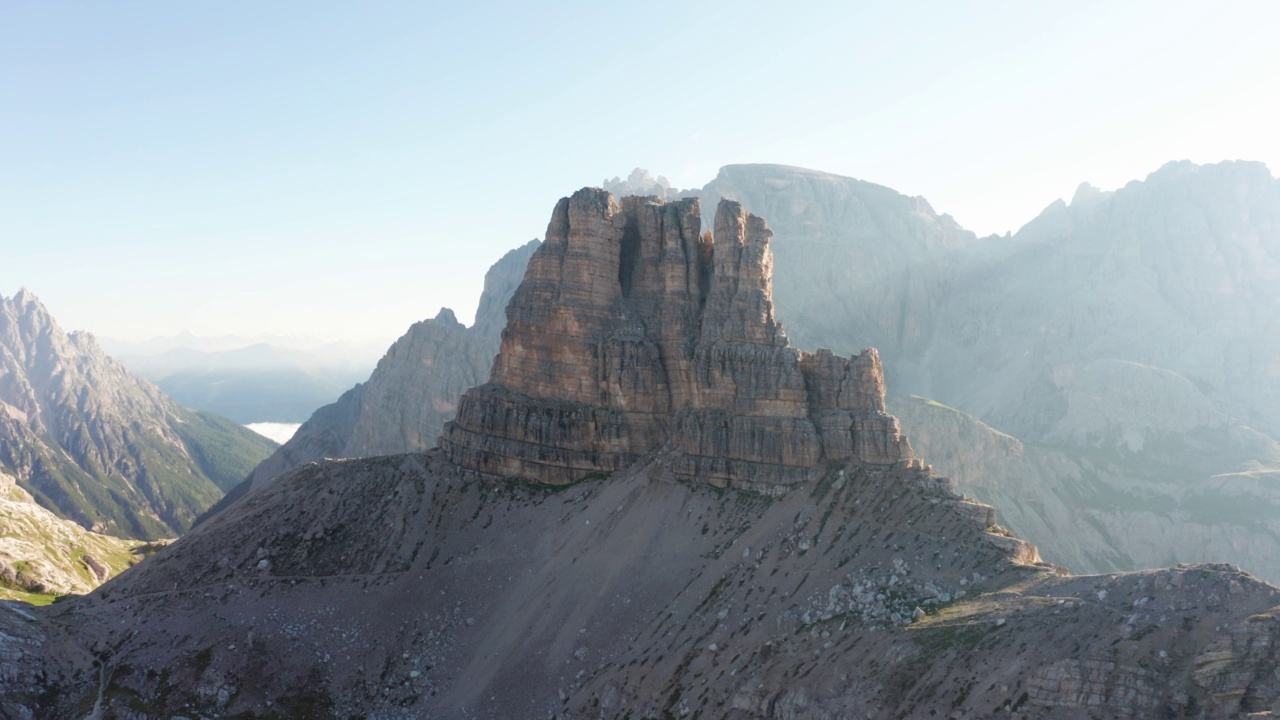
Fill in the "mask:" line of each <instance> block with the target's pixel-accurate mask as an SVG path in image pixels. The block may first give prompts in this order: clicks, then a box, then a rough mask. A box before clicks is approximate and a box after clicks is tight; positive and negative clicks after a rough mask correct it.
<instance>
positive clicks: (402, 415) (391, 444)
mask: <svg viewBox="0 0 1280 720" xmlns="http://www.w3.org/2000/svg"><path fill="white" fill-rule="evenodd" d="M537 247H538V241H537V240H531V241H529V242H528V243H525V244H524V245H523V246H521V247H519V248H516V249H515V250H512V251H510V252H508V253H507V254H506V255H504V256H503V257H502V259H500V260H499V261H498V262H497V263H495V264H494V265H493V267H491V268H490V269H489V272H487V273H486V274H485V276H484V293H483V294H482V295H481V296H480V305H479V308H478V309H477V310H476V321H475V324H473V325H472V326H471V327H470V328H467V327H464V326H463V325H462V324H460V323H459V322H458V320H457V318H456V317H455V316H454V314H453V311H452V310H449V309H448V308H443V309H441V310H440V312H439V314H438V315H436V317H435V318H434V319H431V320H423V321H421V322H418V323H415V324H414V325H413V327H411V328H409V330H408V332H406V333H405V334H404V336H403V337H401V338H400V339H399V340H397V341H396V342H395V344H393V345H392V346H391V348H390V349H388V350H387V352H386V355H384V356H383V358H382V360H380V361H379V362H378V366H377V368H376V369H374V371H373V374H372V375H370V376H369V379H368V381H366V382H364V383H362V384H360V385H357V386H355V387H354V388H352V389H350V390H348V391H347V392H346V393H344V394H343V395H342V397H340V398H339V399H338V400H337V402H335V403H332V404H330V405H326V406H324V407H322V408H320V409H319V410H317V411H316V412H315V413H314V414H313V415H312V416H311V418H310V419H308V420H307V422H306V423H304V424H303V425H302V427H300V428H298V431H297V433H295V434H294V436H293V438H292V439H290V440H289V442H287V443H285V444H284V445H282V446H281V447H280V449H278V450H277V451H276V452H275V453H273V454H272V455H271V457H269V458H267V459H266V460H264V461H262V463H261V464H259V465H258V466H257V467H256V468H254V470H253V472H252V473H251V474H250V476H249V478H248V481H247V482H248V486H246V487H245V488H241V489H239V490H238V491H237V495H239V494H242V493H243V492H245V491H247V490H248V487H251V486H253V485H259V484H261V483H264V482H266V481H268V480H270V479H271V478H274V477H275V476H277V475H279V474H280V473H282V472H284V471H286V470H290V469H292V468H295V467H298V466H299V465H304V464H306V463H309V462H314V461H316V460H320V459H323V458H327V457H329V458H344V457H365V456H371V455H390V454H394V453H403V452H417V451H421V450H426V449H428V448H431V447H434V446H435V442H436V438H438V437H439V436H440V431H441V429H442V428H443V427H444V424H445V423H446V422H448V421H449V420H451V419H452V418H453V416H454V414H455V413H456V412H457V407H458V398H459V397H461V396H462V393H463V392H464V391H466V390H467V389H468V388H471V387H474V386H476V385H479V384H480V383H482V382H484V381H485V380H486V379H487V378H488V377H489V371H490V369H491V368H492V365H493V356H494V355H496V354H497V352H498V340H499V337H500V335H501V333H502V326H503V324H504V323H505V310H506V307H507V302H508V301H509V300H510V299H511V295H512V293H514V292H515V289H516V286H517V285H519V284H520V279H521V278H522V277H523V276H524V270H525V266H526V265H527V264H528V262H529V257H530V256H531V255H532V254H533V251H534V250H535V249H537Z"/></svg>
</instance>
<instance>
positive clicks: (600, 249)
mask: <svg viewBox="0 0 1280 720" xmlns="http://www.w3.org/2000/svg"><path fill="white" fill-rule="evenodd" d="M701 221H702V218H701V212H700V208H699V203H698V201H697V200H696V199H692V198H691V199H685V200H679V201H676V202H664V201H661V200H658V199H655V198H642V197H628V198H623V199H622V200H621V201H615V200H614V198H613V197H612V196H611V195H610V194H609V193H607V192H605V191H603V190H598V189H583V190H580V191H578V192H577V193H575V194H574V195H573V196H572V197H571V198H564V199H562V200H561V201H560V202H559V204H558V205H557V206H556V209H555V212H554V214H553V215H552V218H551V222H550V224H549V225H548V227H547V234H546V240H545V242H544V243H543V244H542V246H541V247H540V248H539V249H538V251H537V252H536V253H535V254H534V256H533V258H532V259H531V260H530V262H529V268H528V270H527V272H526V274H525V279H524V282H523V283H522V284H521V286H520V287H519V288H518V289H517V290H516V293H515V295H514V296H513V298H512V301H511V303H510V304H509V305H508V307H507V327H506V329H505V330H504V331H503V334H502V345H501V350H500V352H499V355H498V358H497V360H496V361H495V362H494V367H493V374H492V377H491V379H490V382H489V383H487V384H485V385H482V386H480V387H478V388H474V389H472V390H470V391H468V392H467V393H466V394H465V395H463V397H462V399H461V401H460V402H459V406H458V415H457V418H456V420H455V421H454V422H452V423H449V424H448V425H446V426H445V429H444V433H443V434H442V435H441V438H440V446H441V447H442V448H443V449H444V450H445V452H446V454H447V455H448V457H449V458H450V459H451V460H452V461H453V462H455V463H457V464H459V465H462V466H463V467H466V468H469V469H473V470H478V471H481V472H485V473H489V474H493V475H500V476H507V477H518V478H523V479H527V480H532V481H535V482H541V483H547V484H555V485H562V484H567V483H570V482H574V481H577V480H580V479H582V478H583V477H585V476H588V475H591V474H595V473H602V472H603V473H609V472H615V471H618V470H621V469H623V468H625V467H628V466H629V465H631V464H633V463H634V462H636V461H637V460H638V459H639V458H641V457H643V456H645V455H647V454H650V453H653V452H657V451H663V455H664V457H665V458H667V460H668V462H669V463H670V466H671V469H672V471H673V472H674V473H675V474H676V475H677V476H678V477H681V478H685V479H695V480H700V481H705V482H708V483H711V484H713V485H716V486H720V487H726V486H733V487H741V488H749V489H755V490H764V491H768V490H772V489H775V488H779V487H784V486H787V485H791V484H794V483H797V482H801V481H803V480H805V479H808V478H810V477H812V476H813V473H814V471H815V469H817V468H820V467H823V466H824V465H825V463H827V462H831V461H837V460H848V459H851V458H856V459H859V460H862V461H864V462H867V463H872V464H896V463H904V464H908V465H912V466H920V463H919V461H917V460H915V459H914V457H913V455H912V453H911V449H910V445H909V444H908V443H907V441H906V438H905V437H903V436H902V435H901V434H900V433H899V429H898V423H897V420H895V419H894V418H893V417H892V416H890V415H888V414H887V413H886V412H885V405H884V402H885V400H884V397H885V390H884V373H883V370H882V368H881V366H880V360H879V356H878V355H877V354H876V352H875V350H867V351H865V352H863V353H862V354H860V355H857V356H855V357H853V358H844V357H839V356H836V355H834V354H833V353H831V352H829V351H819V352H818V353H816V354H808V353H802V352H800V351H799V350H796V349H794V348H792V347H790V346H789V345H788V343H787V337H786V334H785V333H784V331H783V328H782V326H781V324H779V323H778V322H777V321H776V320H775V319H774V315H773V301H772V295H771V292H772V290H771V284H770V283H771V278H772V273H773V256H772V254H771V252H770V250H769V241H770V239H771V238H772V236H773V233H772V232H771V231H770V230H769V228H768V226H767V225H766V224H765V222H764V220H762V219H761V218H759V217H757V216H755V215H752V214H750V213H748V212H746V211H745V210H744V209H743V208H742V206H741V205H739V204H738V203H736V202H732V201H727V200H726V201H722V202H721V203H720V205H719V207H718V208H717V211H716V218H715V224H714V228H715V232H714V235H713V234H711V233H705V234H704V233H703V232H702V227H701Z"/></svg>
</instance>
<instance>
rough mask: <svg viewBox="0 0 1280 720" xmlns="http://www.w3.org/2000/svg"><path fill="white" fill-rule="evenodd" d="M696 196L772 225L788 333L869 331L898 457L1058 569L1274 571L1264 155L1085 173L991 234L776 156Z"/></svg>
mask: <svg viewBox="0 0 1280 720" xmlns="http://www.w3.org/2000/svg"><path fill="white" fill-rule="evenodd" d="M702 193H703V194H704V195H707V196H711V197H714V196H718V195H724V196H727V197H733V198H735V199H739V200H741V201H742V202H743V203H744V205H745V206H746V207H747V208H749V209H750V210H752V211H753V212H758V213H761V214H764V215H766V216H767V217H769V218H770V222H771V224H772V225H773V227H774V228H775V230H776V232H777V234H778V238H777V242H776V243H775V245H776V250H775V252H776V264H775V268H774V279H775V287H776V298H777V306H778V311H777V312H778V318H779V320H781V321H782V322H783V323H784V325H785V326H786V327H787V329H788V332H789V334H790V336H791V337H792V339H793V341H795V342H796V343H797V344H798V345H800V346H801V347H820V346H824V347H831V348H833V349H836V350H837V351H841V352H848V351H851V350H853V349H856V348H860V347H864V346H865V345H869V344H873V345H876V346H878V347H879V348H880V349H881V352H882V353H883V357H884V359H885V364H886V367H887V368H888V370H887V372H888V373H889V382H890V386H891V387H894V388H896V390H897V393H898V394H897V395H896V397H894V398H891V404H892V405H893V407H894V408H896V412H897V413H898V414H900V415H901V417H902V422H903V424H904V427H905V428H906V432H907V433H908V434H909V435H910V436H911V437H912V438H913V441H914V443H915V446H916V449H917V450H919V451H920V452H921V453H922V454H923V455H924V456H926V457H929V458H931V459H933V460H934V461H935V462H936V464H937V467H938V469H939V471H940V472H943V473H944V474H947V475H950V476H951V477H953V479H955V481H956V482H957V483H958V485H959V486H960V487H961V488H962V489H964V491H965V492H967V493H970V494H972V495H974V496H976V497H979V498H982V499H983V500H985V501H988V502H991V503H992V504H994V505H996V506H997V507H998V508H999V509H1000V510H1001V512H1002V514H1004V516H1005V517H1006V518H1007V519H1008V522H1009V524H1010V526H1011V527H1013V528H1014V529H1016V530H1018V531H1019V532H1020V533H1022V534H1024V535H1025V537H1027V538H1028V539H1030V540H1032V541H1033V542H1036V543H1038V544H1041V545H1045V546H1051V547H1054V548H1055V550H1054V551H1052V552H1051V553H1050V557H1051V559H1053V560H1054V561H1055V562H1061V563H1064V564H1066V565H1069V566H1070V567H1072V568H1075V569H1077V570H1082V571H1090V572H1102V571H1108V570H1117V569H1136V568H1143V567H1155V566H1159V565H1163V564H1169V563H1177V562H1197V561H1199V562H1203V561H1230V562H1234V563H1239V564H1242V565H1245V566H1247V567H1249V568H1250V569H1251V570H1252V571H1254V572H1257V573H1259V574H1260V575H1262V576H1264V577H1267V578H1270V579H1273V580H1280V559H1278V558H1280V554H1277V553H1275V552H1274V549H1276V544H1277V537H1280V496H1277V495H1276V492H1275V482H1276V478H1277V477H1280V474H1278V473H1280V462H1277V459H1278V457H1280V456H1277V454H1276V448H1277V442H1276V438H1277V434H1276V430H1275V428H1276V417H1275V408H1276V407H1280V403H1277V402H1275V393H1276V392H1277V389H1280V370H1277V368H1280V344H1278V343H1280V332H1277V330H1280V325H1278V322H1280V320H1278V313H1280V302H1278V301H1277V300H1278V299H1277V292H1278V291H1277V289H1276V288H1277V284H1276V283H1275V282H1274V280H1275V279H1276V278H1277V277H1280V224H1278V223H1277V218H1280V183H1277V181H1276V180H1275V179H1274V178H1272V177H1271V175H1270V173H1268V172H1267V170H1266V168H1265V167H1263V166H1261V165H1259V164H1257V163H1240V162H1237V163H1221V164H1218V165H1208V166H1196V165H1192V164H1190V163H1185V162H1183V163H1171V164H1169V165H1167V166H1165V167H1164V168H1161V169H1160V170H1158V171H1157V172H1155V173H1153V174H1152V175H1151V176H1150V177H1148V178H1147V179H1146V180H1145V181H1140V182H1139V181H1135V182H1132V183H1130V184H1128V185H1127V186H1125V187H1124V188H1121V189H1120V190H1117V191H1114V192H1111V193H1103V192H1100V191H1097V190H1095V189H1093V188H1091V187H1089V186H1087V185H1086V186H1082V187H1081V189H1080V190H1079V191H1077V193H1076V196H1075V197H1074V198H1073V199H1072V202H1071V203H1070V204H1067V203H1064V202H1056V203H1053V204H1052V205H1050V206H1049V208H1047V209H1046V210H1045V211H1044V213H1042V215H1041V216H1040V217H1038V218H1036V219H1035V220H1033V221H1032V222H1031V223H1028V225H1027V226H1026V227H1024V228H1022V229H1021V230H1020V231H1019V232H1018V233H1016V234H1015V235H1013V236H1011V237H989V238H975V237H973V236H972V235H971V234H969V233H966V232H964V231H961V230H959V229H958V227H957V226H956V225H955V224H954V222H952V221H951V220H950V219H949V218H947V217H946V216H938V215H936V214H934V213H933V211H932V210H930V209H929V207H928V205H927V203H924V201H923V200H920V199H913V198H907V197H904V196H902V195H898V194H897V193H894V192H893V191H890V190H887V189H885V188H879V187H878V186H874V185H870V184H869V183H862V182H860V181H856V180H852V179H848V178H839V177H835V176H831V175H826V174H824V173H818V172H815V171H810V170H802V169H797V168H789V167H784V166H762V165H755V166H731V167H727V168H724V169H723V170H722V171H721V173H720V175H719V176H718V177H717V178H716V180H715V181H713V182H712V183H711V184H709V185H708V186H707V188H704V190H703V191H702ZM788 248H791V249H793V250H794V253H793V254H788V253H787V250H788ZM864 274H865V275H866V276H864ZM912 395H916V396H921V397H927V398H933V399H934V400H935V401H937V403H938V404H940V405H944V406H947V407H950V408H955V409H957V410H958V411H959V413H958V414H955V413H952V414H948V413H946V412H942V411H939V409H938V408H937V407H936V406H931V405H928V404H923V403H912V402H910V401H909V400H908V398H909V397H910V396H912ZM977 436H982V437H984V438H985V439H984V440H983V441H981V442H972V441H974V440H975V439H976V437H977ZM1004 440H1011V441H1012V442H1013V443H1014V445H1011V446H1007V444H1004ZM1015 446H1016V450H1010V449H1009V448H1010V447H1015ZM1013 467H1018V468H1019V470H1016V471H1014V470H1012V469H1011V468H1013ZM1006 476H1007V482H1004V483H1002V484H1001V485H1000V486H999V487H993V485H992V483H995V482H997V481H996V480H995V479H996V478H1004V477H1006ZM1054 553H1056V554H1054Z"/></svg>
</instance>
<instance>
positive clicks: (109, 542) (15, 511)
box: [0, 474, 150, 604]
mask: <svg viewBox="0 0 1280 720" xmlns="http://www.w3.org/2000/svg"><path fill="white" fill-rule="evenodd" d="M149 549H150V548H149V547H148V546H147V545H146V544H145V543H142V542H140V541H137V540H122V539H120V538H114V537H110V536H107V535H99V534H97V533H91V532H89V531H87V530H85V529H84V528H82V527H80V526H79V525H76V524H75V523H73V522H70V521H68V520H63V519H61V518H58V517H57V516H55V515H54V514H53V513H51V512H49V511H48V510H45V509H44V508H42V507H40V506H39V505H36V504H35V501H34V500H33V499H32V498H31V496H30V495H29V494H27V492H26V491H24V490H23V489H21V488H19V487H17V485H16V484H15V482H14V479H13V478H12V477H10V476H8V475H4V474H0V599H18V600H25V601H28V602H32V603H36V604H42V603H45V602H49V601H50V600H51V599H52V598H53V597H56V596H58V595H66V594H68V593H87V592H89V591H90V590H92V589H94V588H95V587H97V586H99V585H101V584H102V583H103V582H106V580H107V579H109V578H111V577H113V576H115V575H118V574H119V573H120V572H121V571H123V570H125V569H127V568H129V567H131V566H133V564H134V563H136V562H138V561H139V560H140V559H142V556H143V553H145V552H147V551H148V550H149Z"/></svg>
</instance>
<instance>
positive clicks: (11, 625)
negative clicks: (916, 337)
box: [0, 189, 1280, 719]
mask: <svg viewBox="0 0 1280 720" xmlns="http://www.w3.org/2000/svg"><path fill="white" fill-rule="evenodd" d="M714 228H715V233H714V235H712V234H710V233H708V234H703V233H702V232H701V221H700V207H699V204H698V202H697V201H696V200H682V201H677V202H672V203H665V202H662V201H659V200H643V199H638V198H628V199H624V200H623V201H621V202H617V201H614V200H613V199H612V198H611V197H609V196H608V195H606V194H604V193H603V192H602V191H600V190H591V189H587V190H583V191H580V192H579V193H576V194H575V195H574V196H573V197H572V198H566V199H564V200H562V201H561V203H560V204H559V205H558V206H557V208H556V210H555V213H554V215H553V219H552V222H551V224H550V226H549V228H548V232H547V237H546V241H545V242H544V243H543V244H542V246H541V247H540V248H539V249H538V251H537V252H536V253H535V255H534V257H533V258H532V259H531V260H530V262H529V269H528V272H527V274H526V277H525V281H524V283H522V285H521V286H520V288H519V289H518V290H517V291H516V293H515V295H514V297H513V300H512V302H511V303H510V304H509V306H508V312H507V316H508V327H507V331H505V332H504V334H503V340H502V345H501V348H500V353H499V357H498V359H497V360H496V362H495V363H494V368H493V372H492V373H491V375H490V377H489V382H487V383H485V384H484V385H481V386H479V387H476V388H473V389H472V390H470V391H468V392H467V393H466V394H465V395H464V397H463V399H462V402H461V406H460V408H459V413H458V420H457V421H456V422H454V423H450V424H449V425H448V426H447V427H446V430H445V432H444V442H443V443H442V446H441V447H440V448H437V449H435V450H432V451H429V452H428V453H425V454H408V455H397V456H384V457H377V458H369V459H360V460H342V461H329V462H324V463H317V464H311V465H307V466H304V467H301V468H298V469H296V470H293V471H290V472H289V473H286V474H285V475H284V476H281V477H279V478H277V479H276V480H275V481H274V482H271V483H267V484H264V485H262V486H260V487H258V488H255V489H254V490H253V491H252V492H250V493H249V494H248V495H247V496H245V497H244V498H242V499H241V500H240V501H239V502H236V503H235V504H233V505H232V506H231V507H229V508H227V509H226V510H224V511H223V512H222V513H219V514H218V515H216V516H214V517H213V518H211V519H210V520H209V521H207V522H206V523H204V524H202V525H201V526H199V527H198V528H196V529H194V530H193V531H192V532H191V533H190V534H188V535H186V536H185V537H183V538H181V539H179V540H178V541H177V542H175V543H174V544H172V545H170V546H168V547H166V548H165V549H163V550H161V551H160V552H159V553H157V554H156V556H155V557H154V558H152V559H150V560H148V561H147V562H146V563H144V564H142V565H140V566H139V567H137V568H135V569H133V570H131V571H130V572H127V573H124V574H123V575H121V576H120V577H118V578H116V579H114V580H112V581H110V582H108V583H107V584H106V585H105V586H103V587H101V588H99V589H98V590H97V591H95V592H94V593H92V594H91V595H89V596H86V597H83V598H73V599H70V600H68V601H66V602H63V603H59V604H58V605H55V606H51V607H48V608H36V609H32V610H29V611H26V610H24V611H22V612H21V613H19V612H17V611H16V610H13V609H10V607H6V606H3V605H0V712H5V713H8V714H9V715H10V716H13V717H31V716H37V715H38V716H72V715H74V716H80V715H86V714H91V715H93V716H99V717H112V716H117V717H120V716H131V717H138V716H146V717H164V716H172V715H174V714H175V713H181V714H182V715H183V716H185V717H192V716H204V717H210V716H217V717H235V716H238V717H308V718H331V717H332V718H336V717H351V716H357V715H358V716H364V717H379V718H414V717H503V718H543V717H551V716H554V717H562V718H599V717H637V718H638V717H654V718H657V717H693V716H703V715H706V716H716V717H728V718H743V719H749V718H821V717H930V716H937V715H941V716H954V717H979V716H990V715H995V714H1006V713H1009V714H1022V715H1032V716H1045V717H1050V716H1051V717H1064V718H1086V717H1099V718H1119V717H1159V716H1197V717H1207V718H1218V717H1235V716H1239V715H1242V714H1246V713H1263V714H1266V713H1273V712H1276V711H1280V703H1278V702H1277V698H1280V657H1277V655H1276V653H1275V652H1274V648H1275V647H1276V643H1277V642H1280V610H1278V607H1280V589H1278V588H1276V587H1274V586H1270V585H1267V584H1266V583H1263V582H1260V581H1258V580H1256V579H1255V578H1253V577H1251V576H1249V575H1248V574H1246V573H1244V572H1241V571H1239V570H1237V569H1234V568H1230V567H1226V566H1182V567H1178V568H1174V569H1169V570H1159V571H1148V572H1142V573H1131V574H1121V575H1102V576H1086V577H1079V578H1074V577H1071V576H1070V575H1068V574H1067V573H1066V572H1065V571H1063V570H1061V569H1060V568H1055V567H1053V566H1051V565H1047V564H1045V563H1043V562H1040V560H1039V556H1038V554H1037V552H1036V550H1035V548H1033V547H1032V546H1030V545H1028V544H1027V543H1025V542H1023V541H1022V540H1019V539H1017V538H1016V537H1013V536H1011V535H1010V534H1009V533H1008V531H1006V530H1004V529H1003V528H1001V527H1000V526H999V525H997V524H996V523H995V517H994V512H993V511H992V509H991V508H990V507H988V506H984V505H981V504H978V503H975V502H972V501H969V500H966V499H963V498H961V497H960V496H958V495H956V494H954V493H953V492H952V491H951V490H950V489H949V487H948V483H947V481H945V480H944V479H941V478H938V477H937V476H934V475H933V474H932V473H931V472H930V471H929V470H928V468H927V467H926V466H924V464H923V463H922V462H921V461H920V460H919V458H917V457H915V456H914V454H913V453H912V452H911V450H910V447H909V445H908V443H906V442H905V440H904V439H903V438H902V437H901V435H900V433H899V432H898V423H897V421H896V420H895V419H894V418H893V417H892V416H890V415H888V414H886V413H885V412H884V409H883V408H884V403H885V386H884V379H883V374H882V371H881V365H880V362H879V359H878V356H877V354H876V353H875V352H874V351H871V350H868V351H866V352H865V353H862V354H859V355H857V356H853V357H845V356H840V355H836V354H834V353H831V352H815V353H809V352H802V351H800V350H797V349H795V348H793V347H791V346H790V345H789V344H788V342H787V339H786V336H785V334H784V333H783V331H782V328H781V327H780V326H779V324H778V323H777V322H776V319H775V317H774V315H773V308H772V303H771V300H770V293H771V290H770V286H769V277H768V272H769V268H770V265H771V257H770V252H769V238H770V235H771V234H772V233H771V232H770V231H769V229H768V227H767V226H766V225H765V224H764V223H763V221H762V220H760V219H759V218H758V217H755V216H753V215H750V214H749V213H747V212H746V211H745V210H744V209H743V208H742V207H741V206H739V205H737V204H735V203H732V202H725V203H722V204H720V206H719V208H718V210H717V213H716V220H715V223H714Z"/></svg>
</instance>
